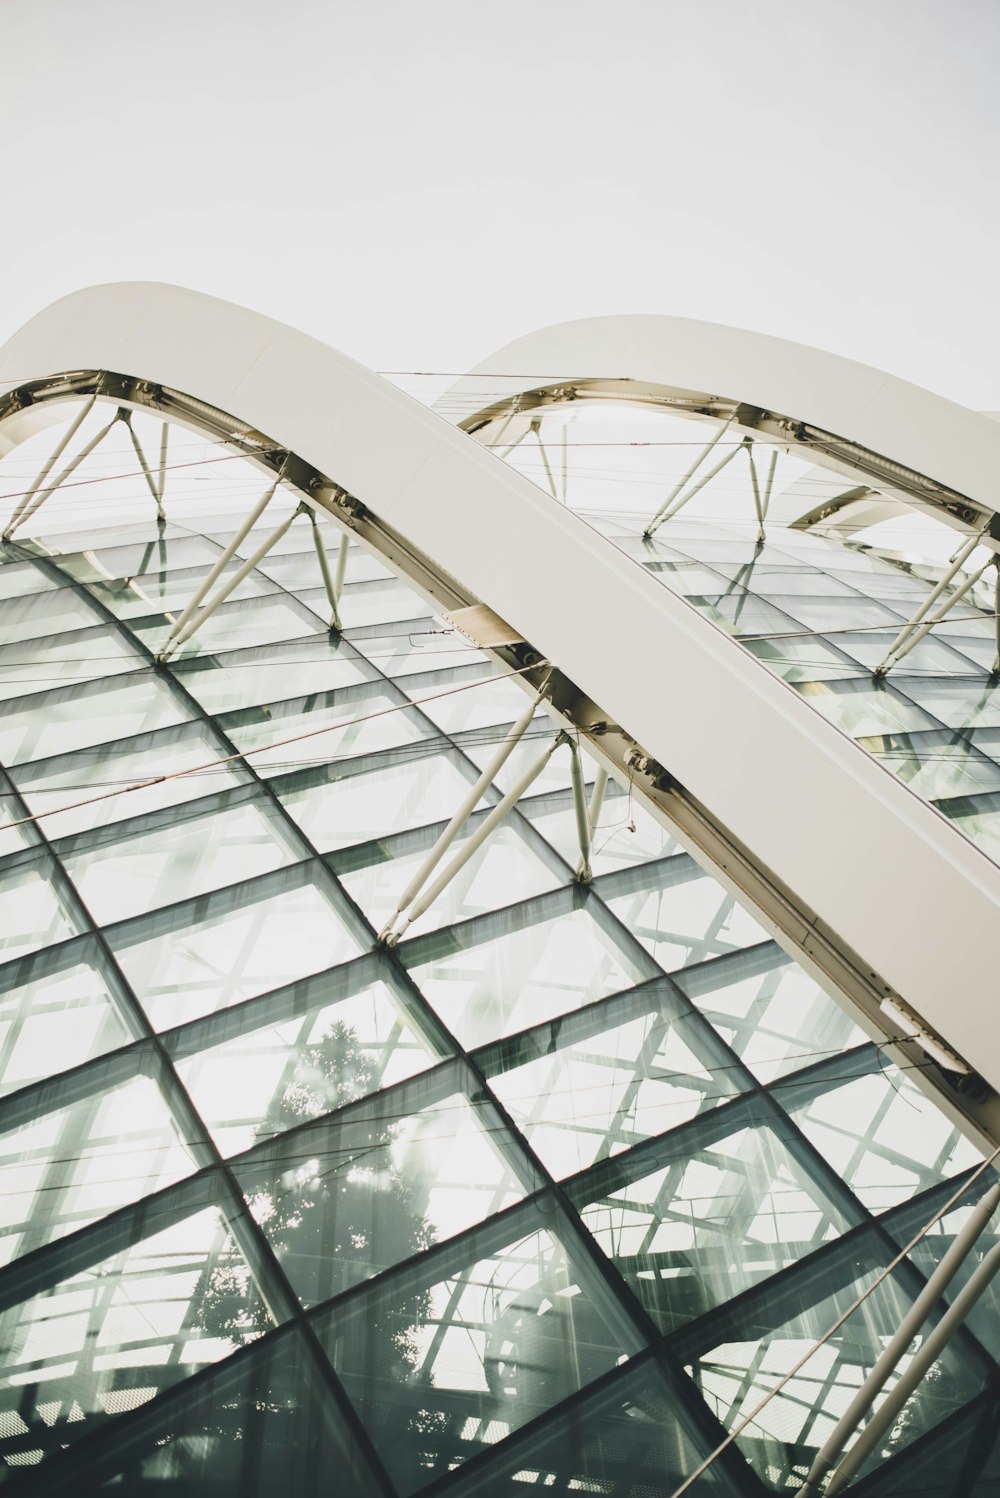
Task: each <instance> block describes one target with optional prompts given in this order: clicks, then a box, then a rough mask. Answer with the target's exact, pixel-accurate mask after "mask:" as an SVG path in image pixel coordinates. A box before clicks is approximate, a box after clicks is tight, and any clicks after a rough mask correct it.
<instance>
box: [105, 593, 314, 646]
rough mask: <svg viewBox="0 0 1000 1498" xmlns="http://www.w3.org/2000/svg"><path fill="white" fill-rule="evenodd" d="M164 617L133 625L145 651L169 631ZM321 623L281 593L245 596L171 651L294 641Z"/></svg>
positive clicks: (161, 643)
mask: <svg viewBox="0 0 1000 1498" xmlns="http://www.w3.org/2000/svg"><path fill="white" fill-rule="evenodd" d="M171 627H172V625H171V621H170V620H169V619H167V618H155V619H151V620H143V621H142V622H139V623H135V624H133V626H132V628H133V630H134V632H135V635H136V637H137V638H138V639H139V640H141V641H142V643H143V644H144V645H145V646H146V648H147V650H152V651H154V652H156V651H158V650H162V649H163V646H164V645H165V644H166V640H167V636H168V635H169V633H170V630H171ZM321 628H322V624H321V622H320V620H319V619H317V618H316V617H315V616H313V615H310V614H309V612H308V611H307V610H306V609H304V608H302V607H301V606H300V605H299V604H297V603H296V602H295V601H294V600H293V599H291V598H289V597H287V596H286V595H284V594H281V593H269V594H268V595H267V596H266V597H264V598H246V599H242V600H241V601H239V602H236V603H229V602H226V603H222V604H220V605H219V607H218V608H217V609H216V610H215V613H214V614H211V615H209V617H208V618H207V619H206V620H205V622H204V623H203V624H200V625H199V626H198V629H197V631H196V632H195V633H194V634H193V635H191V636H190V637H189V638H188V639H187V640H185V641H184V643H183V644H182V645H180V646H179V647H178V648H177V650H176V652H175V654H176V655H177V656H178V657H179V658H181V659H183V658H184V657H185V656H188V657H190V656H195V655H207V654H209V653H211V652H214V651H216V650H237V649H239V648H240V647H241V646H244V647H246V646H248V645H267V644H269V643H270V642H271V641H273V640H295V639H298V638H300V636H302V635H310V634H314V633H316V632H317V631H318V630H320V629H321Z"/></svg>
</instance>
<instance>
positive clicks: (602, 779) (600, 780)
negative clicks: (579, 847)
mask: <svg viewBox="0 0 1000 1498" xmlns="http://www.w3.org/2000/svg"><path fill="white" fill-rule="evenodd" d="M607 788H608V772H607V770H605V769H604V767H603V766H601V765H599V766H598V768H597V774H596V775H595V776H594V789H593V790H592V791H591V793H590V808H589V811H590V829H591V832H593V830H594V828H595V827H596V826H597V823H598V820H599V818H600V815H601V807H602V806H603V805H604V792H605V791H606V790H607Z"/></svg>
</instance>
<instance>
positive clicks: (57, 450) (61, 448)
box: [6, 392, 97, 536]
mask: <svg viewBox="0 0 1000 1498" xmlns="http://www.w3.org/2000/svg"><path fill="white" fill-rule="evenodd" d="M96 400H97V395H96V392H95V394H94V395H92V396H91V397H90V399H89V400H88V401H86V402H85V403H84V405H83V406H81V408H80V410H79V411H78V412H77V414H76V416H75V417H74V418H73V420H72V422H71V423H70V425H69V426H68V427H67V429H66V431H65V432H64V433H63V435H62V436H61V437H60V439H59V441H58V443H57V444H56V446H55V447H54V448H53V450H52V452H51V454H50V455H49V457H48V458H46V460H45V462H44V463H43V464H42V467H41V470H40V471H39V474H38V477H37V478H36V479H35V482H34V483H33V484H32V486H31V488H30V489H29V490H28V492H27V493H26V494H25V495H24V497H23V498H22V500H21V503H20V504H19V505H18V506H17V508H16V510H15V511H14V513H13V515H12V516H11V517H10V524H9V526H8V527H7V531H6V534H7V535H8V536H9V535H10V533H11V531H12V530H13V529H14V527H15V526H16V525H17V523H18V521H19V520H20V518H21V516H22V515H23V514H24V512H25V510H26V509H27V508H28V507H29V505H30V504H31V501H32V500H33V499H34V497H35V495H36V494H37V493H38V490H39V489H40V488H41V486H42V485H43V484H44V483H45V480H46V479H47V478H48V476H49V474H50V473H51V472H52V469H53V468H54V467H55V465H56V463H57V462H58V461H59V459H60V458H61V457H62V455H63V453H64V452H65V451H66V449H67V447H68V446H69V444H70V443H71V442H72V440H73V438H74V437H75V436H76V434H77V432H78V431H79V430H80V427H81V426H82V425H83V423H84V421H85V420H86V419H87V417H88V416H89V415H90V413H91V411H92V410H93V409H94V402H95V401H96Z"/></svg>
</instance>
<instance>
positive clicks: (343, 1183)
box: [234, 1084, 537, 1306]
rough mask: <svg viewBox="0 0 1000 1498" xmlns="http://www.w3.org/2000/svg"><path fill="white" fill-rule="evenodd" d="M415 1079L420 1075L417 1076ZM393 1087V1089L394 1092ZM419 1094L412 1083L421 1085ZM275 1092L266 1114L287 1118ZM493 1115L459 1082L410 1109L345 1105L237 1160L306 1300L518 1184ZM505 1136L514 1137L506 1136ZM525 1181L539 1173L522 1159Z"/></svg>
mask: <svg viewBox="0 0 1000 1498" xmlns="http://www.w3.org/2000/svg"><path fill="white" fill-rule="evenodd" d="M418 1087H419V1084H418ZM393 1096H394V1098H395V1095H393ZM418 1097H419V1094H418ZM294 1107H295V1099H294V1098H293V1099H292V1100H291V1103H290V1104H289V1103H286V1102H284V1100H282V1101H281V1102H279V1105H278V1110H277V1114H278V1116H276V1117H275V1118H273V1119H272V1120H269V1121H268V1122H269V1126H270V1127H275V1126H281V1125H282V1124H283V1123H284V1125H285V1127H287V1122H286V1121H285V1119H284V1118H282V1117H281V1116H280V1114H281V1111H282V1109H284V1111H285V1114H286V1115H287V1114H289V1113H291V1114H292V1120H294ZM500 1132H501V1130H500V1126H499V1125H498V1122H497V1119H496V1115H495V1114H494V1113H493V1111H492V1110H490V1111H489V1112H488V1113H487V1112H486V1110H485V1109H484V1108H483V1107H482V1106H481V1105H476V1104H473V1103H471V1102H470V1101H469V1100H468V1098H466V1097H465V1096H464V1095H463V1094H461V1093H458V1092H452V1093H450V1094H449V1095H448V1096H446V1097H444V1098H443V1099H441V1100H440V1101H438V1102H433V1103H431V1104H430V1105H428V1106H426V1107H424V1108H420V1107H419V1102H418V1101H416V1102H415V1105H414V1108H413V1111H412V1112H411V1111H409V1110H408V1109H407V1108H406V1106H405V1104H401V1103H396V1106H395V1110H394V1112H393V1113H392V1114H391V1115H390V1116H389V1117H384V1116H381V1115H380V1113H379V1111H378V1109H377V1107H369V1108H360V1109H357V1108H356V1109H353V1110H352V1111H351V1112H350V1113H349V1114H348V1115H346V1116H345V1117H343V1118H333V1119H331V1120H330V1122H329V1123H328V1124H326V1125H324V1126H322V1127H320V1128H317V1129H314V1130H309V1131H306V1132H305V1133H303V1134H301V1135H299V1134H292V1135H282V1136H278V1137H276V1138H275V1139H273V1140H272V1142H271V1143H269V1144H266V1145H263V1146H261V1147H259V1148H258V1149H257V1150H256V1151H255V1152H254V1153H253V1154H251V1155H249V1156H245V1157H244V1158H242V1159H240V1160H237V1161H236V1162H235V1164H234V1169H235V1172H236V1178H237V1180H238V1181H239V1183H240V1186H241V1188H242V1190H243V1192H244V1194H245V1196H246V1199H247V1202H248V1203H249V1206H250V1210H251V1211H252V1213H253V1215H254V1217H255V1218H256V1219H257V1221H258V1222H259V1223H260V1226H261V1227H262V1229H263V1231H264V1233H265V1235H266V1237H267V1239H268V1242H269V1243H270V1244H271V1247H272V1249H273V1250H274V1252H275V1254H276V1255H277V1258H278V1260H279V1262H280V1264H281V1266H282V1268H283V1269H284V1271H285V1273H286V1274H287V1275H288V1278H289V1280H290V1281H291V1283H292V1287H293V1289H294V1290H295V1292H296V1294H297V1295H298V1296H299V1297H300V1299H301V1300H302V1302H303V1304H304V1305H307V1306H311V1305H315V1304H317V1303H318V1302H320V1301H323V1300H327V1299H329V1298H330V1297H331V1296H334V1295H339V1294H340V1293H341V1292H342V1291H343V1290H348V1289H350V1288H351V1286H352V1285H356V1284H359V1283H360V1282H361V1281H362V1280H366V1279H369V1278H371V1276H372V1275H375V1274H378V1273H379V1272H380V1271H381V1270H383V1269H388V1268H390V1267H391V1266H392V1265H394V1264H398V1263H401V1262H403V1261H404V1260H406V1259H409V1258H411V1257H413V1255H415V1254H419V1253H421V1252H423V1251H424V1250H425V1249H428V1248H430V1247H431V1245H432V1244H434V1243H439V1242H442V1241H443V1240H445V1239H447V1238H452V1237H454V1236H455V1234H456V1233H461V1232H463V1231H464V1230H465V1229H466V1228H468V1227H471V1226H472V1225H473V1224H474V1223H478V1222H481V1221H482V1220H483V1219H484V1218H486V1217H489V1216H491V1215H493V1214H494V1213H496V1212H500V1211H502V1210H503V1209H504V1208H505V1207H509V1206H511V1205H513V1204H514V1203H515V1202H517V1201H519V1200H520V1199H521V1198H522V1197H523V1196H524V1194H525V1189H526V1188H525V1184H524V1183H523V1182H522V1181H521V1180H519V1179H518V1178H517V1176H516V1175H515V1173H514V1171H513V1169H512V1167H511V1165H510V1164H509V1163H508V1161H507V1160H506V1159H505V1158H504V1155H503V1154H502V1153H501V1150H500V1148H499V1147H498V1144H497V1136H498V1135H499V1134H500ZM511 1147H512V1148H513V1146H511ZM524 1175H525V1179H526V1181H527V1185H528V1187H529V1188H531V1187H534V1186H535V1185H536V1184H537V1183H536V1182H535V1181H534V1179H533V1178H531V1176H530V1167H529V1166H528V1165H527V1162H525V1165H524Z"/></svg>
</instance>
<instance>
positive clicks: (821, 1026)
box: [675, 948, 868, 1082]
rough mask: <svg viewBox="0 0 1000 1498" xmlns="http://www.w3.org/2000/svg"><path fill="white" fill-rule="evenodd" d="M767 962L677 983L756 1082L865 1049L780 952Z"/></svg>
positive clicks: (714, 969) (716, 968)
mask: <svg viewBox="0 0 1000 1498" xmlns="http://www.w3.org/2000/svg"><path fill="white" fill-rule="evenodd" d="M767 958H768V954H767V953H762V954H760V956H758V955H757V954H752V955H751V954H748V958H747V961H746V962H745V963H744V962H743V961H740V960H739V959H736V960H735V961H734V960H733V959H723V960H722V961H720V962H716V963H706V964H705V966H704V967H702V968H699V969H698V970H697V971H696V972H689V973H678V974H677V975H676V978H675V982H676V983H677V986H678V987H679V988H681V989H683V991H684V992H685V993H686V994H688V995H689V996H690V998H691V1000H692V1002H693V1003H694V1004H696V1005H697V1007H698V1008H699V1009H700V1010H701V1012H702V1014H704V1016H705V1018H706V1019H708V1020H709V1021H710V1022H711V1024H712V1027H713V1028H714V1029H715V1030H717V1031H718V1033H719V1034H720V1035H721V1036H722V1038H723V1039H724V1040H725V1041H727V1043H728V1044H729V1045H731V1046H732V1048H733V1050H734V1051H735V1052H736V1054H737V1055H738V1056H739V1057H740V1059H741V1060H742V1061H743V1063H744V1064H745V1065H746V1066H747V1067H748V1068H749V1069H750V1071H752V1072H753V1074H754V1076H755V1077H757V1078H758V1080H759V1081H761V1082H772V1081H774V1079H775V1078H776V1077H783V1076H785V1075H787V1073H789V1072H792V1071H798V1070H799V1069H800V1068H801V1067H803V1066H808V1065H809V1064H810V1063H811V1062H813V1061H818V1060H820V1059H821V1058H822V1057H824V1056H828V1055H839V1054H840V1053H841V1052H843V1051H847V1050H851V1049H852V1048H853V1047H854V1046H858V1045H863V1044H865V1042H866V1041H867V1039H868V1037H867V1035H866V1034H865V1033H864V1031H863V1030H860V1029H859V1028H858V1026H857V1025H855V1024H854V1023H853V1021H852V1020H850V1019H849V1018H848V1017H847V1015H846V1014H845V1013H844V1011H843V1010H842V1009H841V1008H840V1006H839V1005H838V1004H835V1003H834V1001H833V1000H832V999H830V998H827V996H826V994H825V993H824V992H823V990H822V989H821V988H819V987H818V985H817V984H816V983H814V982H813V980H812V979H811V978H809V977H807V976H806V974H805V973H804V972H803V971H802V969H801V968H799V967H796V966H795V964H794V963H792V962H789V961H788V959H787V958H786V956H785V954H784V953H783V952H781V951H779V950H778V949H777V948H774V949H773V959H772V961H771V962H770V963H768V961H767ZM747 969H749V972H748V973H747ZM744 974H746V976H744Z"/></svg>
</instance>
